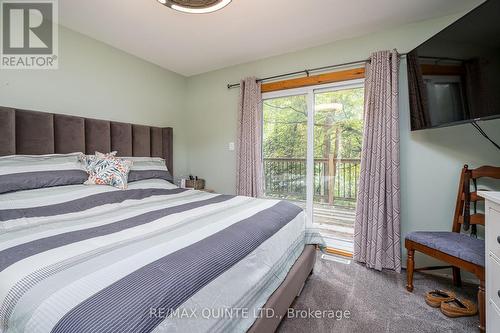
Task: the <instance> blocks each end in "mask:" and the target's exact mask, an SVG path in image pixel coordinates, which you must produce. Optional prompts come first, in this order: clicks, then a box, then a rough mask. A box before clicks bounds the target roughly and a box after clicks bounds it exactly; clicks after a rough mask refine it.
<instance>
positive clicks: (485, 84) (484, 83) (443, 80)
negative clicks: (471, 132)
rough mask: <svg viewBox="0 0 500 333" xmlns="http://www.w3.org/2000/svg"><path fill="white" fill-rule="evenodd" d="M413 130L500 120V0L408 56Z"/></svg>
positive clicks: (480, 8) (451, 27) (438, 35)
mask: <svg viewBox="0 0 500 333" xmlns="http://www.w3.org/2000/svg"><path fill="white" fill-rule="evenodd" d="M407 65H408V67H407V69H408V85H409V97H410V121H411V129H412V130H420V129H425V128H433V127H442V126H451V125H456V124H462V123H466V122H473V121H477V120H486V119H493V118H497V117H500V0H488V1H486V2H484V3H483V4H481V5H480V6H478V7H477V8H475V9H474V10H472V11H470V12H469V13H468V14H466V15H465V16H464V17H462V18H461V19H459V20H458V21H456V22H455V23H453V24H451V25H449V26H448V27H447V28H445V29H444V30H442V31H441V32H439V33H437V34H436V35H434V36H433V37H432V38H430V39H428V40H427V41H426V42H424V43H423V44H421V45H420V46H418V47H417V48H415V49H414V50H412V51H411V52H409V53H408V54H407Z"/></svg>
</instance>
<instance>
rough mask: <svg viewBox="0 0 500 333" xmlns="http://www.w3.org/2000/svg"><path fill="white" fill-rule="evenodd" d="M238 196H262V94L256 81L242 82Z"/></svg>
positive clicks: (239, 107)
mask: <svg viewBox="0 0 500 333" xmlns="http://www.w3.org/2000/svg"><path fill="white" fill-rule="evenodd" d="M236 147H237V161H236V168H237V170H236V193H237V194H238V195H244V196H249V197H258V196H260V195H261V194H262V186H263V185H262V179H263V178H262V93H261V84H260V82H257V79H256V78H255V77H249V78H245V79H243V80H242V81H241V82H240V101H239V106H238V137H237V142H236Z"/></svg>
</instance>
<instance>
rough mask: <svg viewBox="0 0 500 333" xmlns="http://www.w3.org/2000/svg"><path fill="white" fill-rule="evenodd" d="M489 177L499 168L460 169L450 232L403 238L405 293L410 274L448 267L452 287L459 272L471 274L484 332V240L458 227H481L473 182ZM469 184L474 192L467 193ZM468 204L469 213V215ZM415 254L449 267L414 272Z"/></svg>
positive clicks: (409, 285) (499, 172)
mask: <svg viewBox="0 0 500 333" xmlns="http://www.w3.org/2000/svg"><path fill="white" fill-rule="evenodd" d="M482 177H489V178H495V179H500V167H490V166H483V167H480V168H477V169H469V168H468V166H467V165H465V166H464V168H463V169H462V173H461V176H460V183H459V187H458V195H457V202H456V206H455V215H454V217H453V227H452V231H451V232H422V231H417V232H412V233H410V234H408V235H407V236H406V239H405V247H406V249H407V251H408V259H407V264H406V265H407V266H406V267H407V268H406V275H407V285H406V289H407V290H408V291H409V292H412V291H413V272H414V271H423V270H432V269H442V268H452V270H453V284H454V285H455V286H457V287H459V286H461V283H462V282H461V278H460V269H464V270H466V271H469V272H471V273H473V274H474V275H475V276H476V277H477V278H478V279H479V290H478V294H477V300H478V308H479V322H480V323H479V329H480V331H481V332H484V331H485V325H486V309H485V306H486V304H485V289H484V288H485V284H484V280H485V274H484V265H485V255H486V254H485V247H484V240H482V239H477V238H476V237H471V236H469V235H468V234H463V233H460V230H461V228H462V227H463V228H464V230H466V231H467V230H469V228H472V234H473V235H474V234H475V230H476V227H477V225H483V226H484V214H480V213H477V212H476V204H477V202H478V201H482V200H483V199H482V198H481V197H479V196H478V195H477V179H479V178H482ZM471 182H472V185H473V187H474V190H473V191H472V192H471ZM471 204H472V205H473V212H472V214H471ZM471 226H472V227H471ZM415 251H419V252H422V253H424V254H426V255H429V256H431V257H434V258H436V259H438V260H441V261H444V262H447V263H448V264H450V266H434V267H422V268H418V269H415V259H414V254H415Z"/></svg>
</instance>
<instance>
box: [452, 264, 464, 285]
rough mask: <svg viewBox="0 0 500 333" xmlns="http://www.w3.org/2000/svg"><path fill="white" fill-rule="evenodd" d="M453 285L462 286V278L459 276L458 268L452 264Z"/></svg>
mask: <svg viewBox="0 0 500 333" xmlns="http://www.w3.org/2000/svg"><path fill="white" fill-rule="evenodd" d="M452 269H453V285H454V286H455V287H461V286H462V278H461V276H460V268H458V267H455V266H453V267H452Z"/></svg>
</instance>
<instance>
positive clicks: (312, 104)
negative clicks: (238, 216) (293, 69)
mask: <svg viewBox="0 0 500 333" xmlns="http://www.w3.org/2000/svg"><path fill="white" fill-rule="evenodd" d="M363 94H364V91H363V82H362V81H350V82H349V83H337V84H331V85H323V86H317V87H308V88H304V89H294V90H284V91H279V92H273V93H268V94H264V96H263V97H264V101H263V121H264V123H263V163H264V195H265V196H266V197H269V198H280V199H285V200H290V201H293V202H295V203H296V204H299V205H301V206H302V207H304V208H306V213H307V216H308V223H314V225H315V226H316V227H319V228H320V229H321V231H322V234H323V236H324V237H325V239H326V240H327V244H328V245H329V246H330V247H333V248H338V249H341V250H345V251H352V237H353V225H354V216H355V208H356V195H357V187H358V180H359V170H360V154H361V144H362V138H363V136H362V134H363V133H362V131H363V104H364V101H363Z"/></svg>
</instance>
